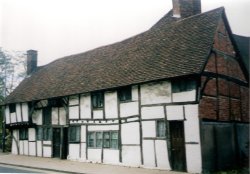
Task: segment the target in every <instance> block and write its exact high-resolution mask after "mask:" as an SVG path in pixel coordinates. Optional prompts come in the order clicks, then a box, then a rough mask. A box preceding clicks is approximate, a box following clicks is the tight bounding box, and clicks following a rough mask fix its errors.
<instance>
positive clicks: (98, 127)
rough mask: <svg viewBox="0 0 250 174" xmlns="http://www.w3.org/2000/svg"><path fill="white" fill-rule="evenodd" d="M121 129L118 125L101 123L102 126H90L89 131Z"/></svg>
mask: <svg viewBox="0 0 250 174" xmlns="http://www.w3.org/2000/svg"><path fill="white" fill-rule="evenodd" d="M109 130H119V126H118V125H100V126H88V131H109Z"/></svg>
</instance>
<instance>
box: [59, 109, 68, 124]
mask: <svg viewBox="0 0 250 174" xmlns="http://www.w3.org/2000/svg"><path fill="white" fill-rule="evenodd" d="M66 122H67V121H66V111H65V109H64V107H61V108H59V124H60V125H66Z"/></svg>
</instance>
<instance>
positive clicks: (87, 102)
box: [80, 93, 91, 119]
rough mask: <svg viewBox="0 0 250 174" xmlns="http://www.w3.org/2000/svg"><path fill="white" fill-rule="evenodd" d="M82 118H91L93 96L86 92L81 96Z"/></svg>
mask: <svg viewBox="0 0 250 174" xmlns="http://www.w3.org/2000/svg"><path fill="white" fill-rule="evenodd" d="M80 100H81V106H80V107H81V118H82V119H87V118H91V97H90V94H89V93H88V94H84V95H82V96H81V99H80Z"/></svg>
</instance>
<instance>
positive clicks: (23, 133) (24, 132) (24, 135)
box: [19, 128, 28, 140]
mask: <svg viewBox="0 0 250 174" xmlns="http://www.w3.org/2000/svg"><path fill="white" fill-rule="evenodd" d="M19 140H28V128H21V129H19Z"/></svg>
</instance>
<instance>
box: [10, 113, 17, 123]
mask: <svg viewBox="0 0 250 174" xmlns="http://www.w3.org/2000/svg"><path fill="white" fill-rule="evenodd" d="M10 122H11V123H16V113H15V112H13V113H10Z"/></svg>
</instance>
